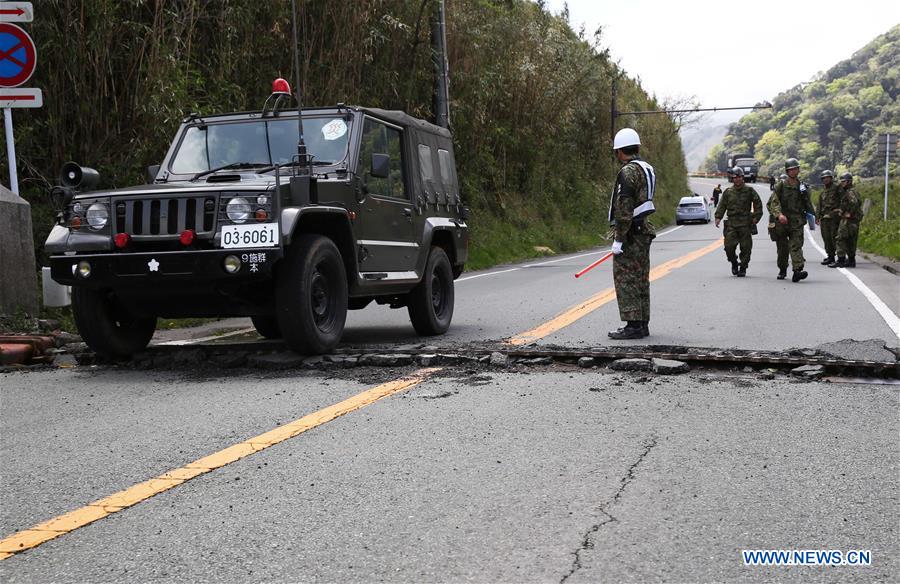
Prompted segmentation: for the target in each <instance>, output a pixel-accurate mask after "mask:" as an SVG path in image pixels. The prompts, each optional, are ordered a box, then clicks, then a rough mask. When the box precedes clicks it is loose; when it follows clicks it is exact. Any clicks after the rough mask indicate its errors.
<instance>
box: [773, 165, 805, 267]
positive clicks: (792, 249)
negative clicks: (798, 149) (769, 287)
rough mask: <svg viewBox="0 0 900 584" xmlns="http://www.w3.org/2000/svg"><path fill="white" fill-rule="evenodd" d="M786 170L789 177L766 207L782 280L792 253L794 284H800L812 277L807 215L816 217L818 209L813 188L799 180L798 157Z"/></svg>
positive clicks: (780, 185)
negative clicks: (808, 264) (808, 262)
mask: <svg viewBox="0 0 900 584" xmlns="http://www.w3.org/2000/svg"><path fill="white" fill-rule="evenodd" d="M784 168H785V172H786V173H787V177H788V178H787V180H783V181H781V182H779V183H778V184H776V185H775V190H774V191H773V192H772V196H771V197H769V202H768V203H767V205H766V206H767V207H768V209H769V215H770V219H769V222H770V225H772V226H773V229H774V232H775V245H776V247H777V249H778V279H779V280H784V279H785V277H786V276H787V266H788V254H789V253H790V257H791V264H792V265H793V267H794V275H793V276H792V277H791V281H792V282H799V281H800V280H804V279H806V277H807V276H808V275H809V274H807V273H806V272H805V271H804V270H803V267H804V265H805V260H804V258H803V226H804V225H806V215H807V213H808V214H811V215H815V209H814V208H813V205H812V201H810V200H809V187H807V186H806V185H805V184H803V183H801V182H800V179H798V178H797V176H798V175H799V174H800V162H799V161H798V160H797V159H796V158H788V159H787V161H786V162H785V163H784Z"/></svg>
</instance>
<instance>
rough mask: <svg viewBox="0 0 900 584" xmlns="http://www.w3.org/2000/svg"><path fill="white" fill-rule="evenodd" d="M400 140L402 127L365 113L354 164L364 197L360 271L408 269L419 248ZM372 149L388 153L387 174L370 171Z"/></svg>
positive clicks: (391, 273) (395, 273)
mask: <svg viewBox="0 0 900 584" xmlns="http://www.w3.org/2000/svg"><path fill="white" fill-rule="evenodd" d="M403 140H404V133H403V130H402V129H401V128H400V127H398V126H394V125H392V124H388V123H385V122H382V121H381V120H377V119H375V118H371V117H368V116H366V117H365V120H364V122H363V131H362V136H361V137H360V146H359V161H358V165H357V169H358V172H359V174H360V175H361V179H362V183H363V185H364V187H363V190H364V197H365V198H364V199H363V201H362V202H361V204H360V217H359V230H358V232H357V233H358V238H359V239H358V240H357V245H358V246H359V247H360V249H361V254H360V257H361V261H360V271H361V272H363V273H379V274H381V273H384V274H387V276H386V277H387V278H389V279H392V278H403V277H404V273H406V272H412V271H413V269H414V267H415V263H416V258H417V257H418V253H419V245H418V243H417V241H416V238H415V232H414V229H413V206H412V204H411V203H410V198H409V191H410V189H409V187H408V178H409V177H408V176H407V175H408V171H407V169H408V168H409V164H408V161H407V160H406V159H405V149H404V148H403ZM373 154H380V155H386V156H388V157H389V158H390V170H389V172H388V176H386V177H380V176H374V175H373V172H372V171H373ZM413 277H414V276H413Z"/></svg>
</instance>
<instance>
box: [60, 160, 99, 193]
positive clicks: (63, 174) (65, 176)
mask: <svg viewBox="0 0 900 584" xmlns="http://www.w3.org/2000/svg"><path fill="white" fill-rule="evenodd" d="M59 180H60V181H61V182H62V184H63V186H64V187H69V188H71V189H77V190H81V191H89V190H91V189H92V188H94V187H95V186H97V183H99V182H100V173H99V172H97V171H96V170H94V169H93V168H88V167H87V166H79V165H78V164H76V163H74V162H67V163H65V164H63V167H62V170H61V171H60V173H59Z"/></svg>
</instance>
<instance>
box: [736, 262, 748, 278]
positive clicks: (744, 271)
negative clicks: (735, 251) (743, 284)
mask: <svg viewBox="0 0 900 584" xmlns="http://www.w3.org/2000/svg"><path fill="white" fill-rule="evenodd" d="M746 275H747V264H741V266H740V267H739V268H738V273H737V276H738V278H743V277H744V276H746Z"/></svg>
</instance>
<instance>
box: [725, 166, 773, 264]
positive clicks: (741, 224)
mask: <svg viewBox="0 0 900 584" xmlns="http://www.w3.org/2000/svg"><path fill="white" fill-rule="evenodd" d="M731 172H732V174H733V175H734V179H733V180H734V186H731V187H728V188H727V189H725V194H723V195H722V201H721V203H720V204H719V206H718V207H717V208H716V227H718V226H719V222H720V221H721V220H722V218H723V217H724V216H725V214H726V213H727V214H728V219H726V220H725V257H727V258H728V261H729V262H731V273H732V274H733V275H735V276H738V277H740V278H743V277H744V276H746V275H747V266H748V265H749V264H750V252H751V250H752V249H753V226H754V225H756V224H757V223H759V220H760V219H762V215H763V211H762V200H761V199H760V198H759V194H757V192H756V189H754V188H753V187H750V186H747V185H745V184H744V170H743V169H742V168H741V167H739V166H735V167H734V169H733V170H732V171H731ZM751 207H752V208H753V210H752V213H751ZM738 245H740V246H741V261H740V263H738V258H737V255H736V253H735V252H736V251H737V247H738Z"/></svg>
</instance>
